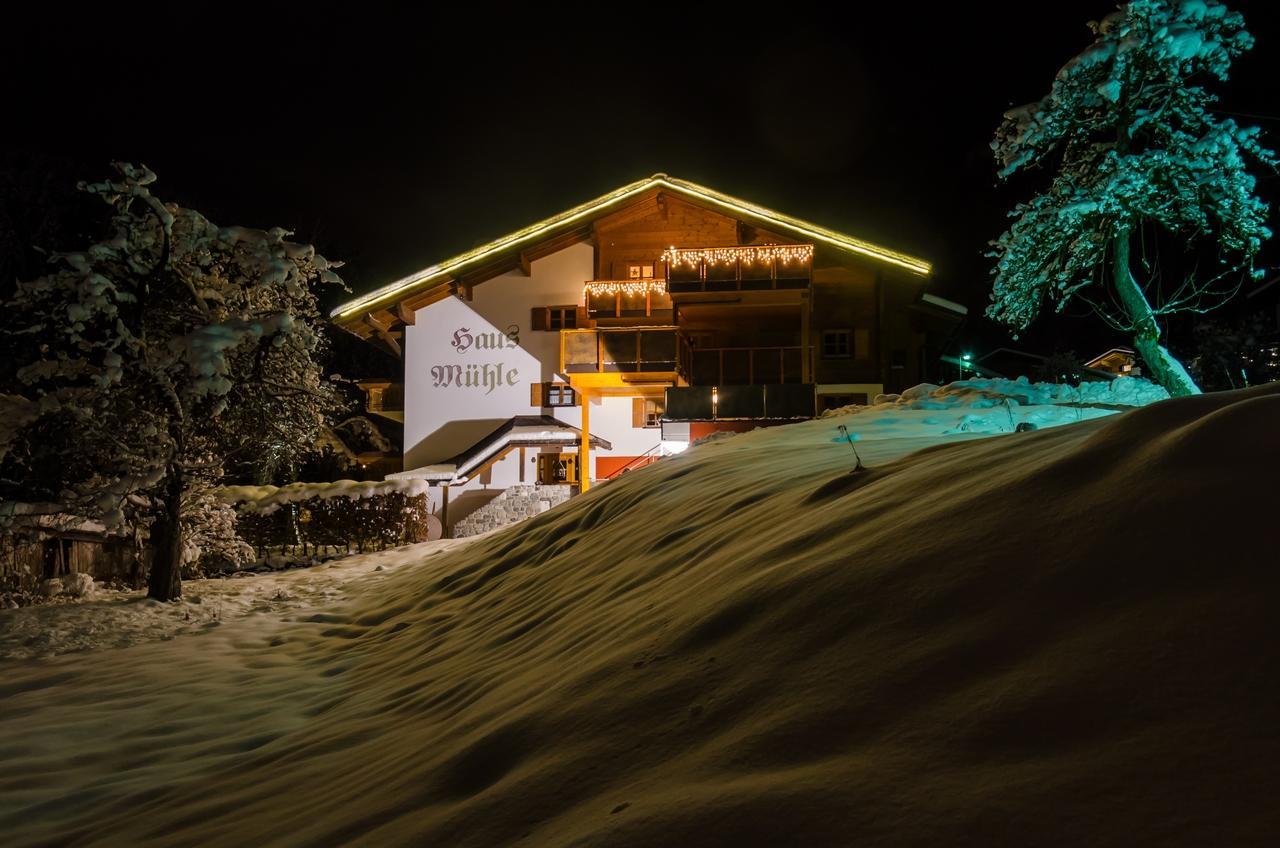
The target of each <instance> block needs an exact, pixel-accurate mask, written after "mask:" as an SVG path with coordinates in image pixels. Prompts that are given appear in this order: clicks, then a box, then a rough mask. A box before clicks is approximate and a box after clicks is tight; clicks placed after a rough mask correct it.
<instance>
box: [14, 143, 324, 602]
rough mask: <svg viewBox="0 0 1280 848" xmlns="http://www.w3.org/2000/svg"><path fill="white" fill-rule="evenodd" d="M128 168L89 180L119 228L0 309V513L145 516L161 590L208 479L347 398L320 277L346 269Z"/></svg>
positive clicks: (284, 439)
mask: <svg viewBox="0 0 1280 848" xmlns="http://www.w3.org/2000/svg"><path fill="white" fill-rule="evenodd" d="M116 169H117V171H118V178H116V179H114V180H110V181H106V182H101V183H96V184H90V185H82V188H83V189H84V190H85V191H88V192H91V193H92V194H95V195H98V196H100V197H102V199H103V200H105V201H106V202H107V204H109V207H110V211H111V217H110V225H109V227H108V233H109V234H108V237H107V238H106V239H104V240H103V241H100V242H98V243H96V244H94V245H92V246H90V247H88V248H87V249H85V250H83V251H79V252H75V253H60V254H56V255H54V256H53V257H51V262H52V263H53V268H52V270H51V272H50V273H49V274H47V275H46V276H43V277H40V278H39V279H36V280H32V281H30V282H21V283H19V284H18V286H17V291H16V294H15V295H14V297H13V299H12V300H11V301H10V302H9V303H6V304H5V314H4V316H3V317H0V321H3V323H4V329H5V331H6V332H7V333H8V334H10V338H11V339H17V340H20V342H21V343H20V345H19V346H16V347H15V348H14V349H15V350H17V351H19V352H21V354H22V356H21V357H20V360H19V361H15V362H11V363H9V364H8V365H7V366H6V367H5V368H4V369H3V372H4V373H3V375H2V376H3V378H4V381H5V383H6V385H5V386H4V392H5V394H4V395H3V396H2V397H0V401H2V403H0V406H2V407H3V409H0V412H2V413H3V414H4V417H6V419H7V426H6V427H5V428H3V429H4V432H3V433H0V435H2V436H4V437H5V438H4V439H3V440H0V441H3V442H4V443H3V444H0V515H2V514H3V513H4V512H5V510H6V504H4V503H3V502H4V501H8V502H9V504H8V505H7V509H8V511H10V512H12V511H13V510H14V506H13V505H14V504H15V503H18V502H21V503H24V504H28V505H29V504H32V503H41V504H47V505H49V508H52V509H57V510H58V511H61V512H64V513H70V514H74V515H77V516H81V517H84V518H94V519H99V520H102V521H104V522H105V523H107V524H108V525H119V524H121V523H124V522H126V521H133V522H135V523H139V524H149V526H150V538H151V547H152V565H151V572H150V581H149V586H148V593H149V595H150V596H151V597H153V598H157V599H160V600H169V599H172V598H174V597H178V596H179V595H180V594H181V578H180V571H179V566H180V565H181V563H182V561H183V551H184V536H185V539H186V542H187V543H188V544H189V543H191V542H193V540H196V539H198V538H199V537H200V535H201V532H202V531H201V530H200V529H199V528H195V527H192V526H190V524H191V521H192V518H193V517H194V516H198V515H200V514H201V513H202V510H203V511H204V512H207V511H208V510H207V509H205V508H204V506H207V503H206V502H205V498H204V494H203V493H204V491H205V490H206V489H207V487H208V486H209V485H210V484H212V483H213V482H216V481H218V480H219V479H220V478H221V477H222V476H223V475H224V473H225V471H226V470H227V469H228V468H233V467H240V466H242V464H249V465H253V464H259V463H264V462H265V463H276V464H278V463H280V462H282V461H287V460H288V459H289V458H290V457H292V456H294V455H295V454H296V453H298V452H300V451H302V450H305V449H307V448H308V447H310V445H311V444H312V443H313V442H314V441H315V437H316V434H317V433H318V432H319V431H320V428H321V427H322V426H323V424H324V421H325V416H326V414H327V412H328V411H329V410H330V409H331V408H332V406H333V402H334V396H333V390H332V386H331V384H330V383H329V382H328V381H327V380H325V378H324V375H323V373H322V371H321V368H320V366H319V365H318V364H317V361H316V355H317V346H318V336H317V334H316V332H315V330H314V329H313V327H314V325H315V323H316V322H317V321H318V320H319V316H318V312H317V305H316V298H315V294H314V292H313V290H312V289H313V286H314V285H315V284H317V283H322V282H332V283H338V284H340V283H341V281H340V280H339V279H338V277H337V275H336V274H335V273H334V272H333V270H332V268H333V267H334V263H329V262H327V261H326V260H325V259H324V258H323V257H322V256H319V255H317V254H316V252H315V251H314V250H313V249H312V248H311V247H309V246H306V245H299V244H293V243H291V242H289V241H286V240H285V237H286V236H287V235H288V233H287V232H286V231H284V230H280V229H273V230H269V231H262V230H252V229H246V228H242V227H228V228H219V227H217V226H215V225H213V224H212V223H210V222H209V221H208V220H206V219H205V218H204V217H202V216H201V215H200V214H199V213H197V212H194V211H192V210H190V209H184V208H181V207H179V206H176V205H174V204H166V203H163V202H161V201H160V200H159V199H158V198H156V197H155V196H154V195H153V194H152V193H151V190H150V186H151V184H152V183H153V182H154V181H155V175H154V174H153V173H152V172H151V171H150V170H148V169H146V168H145V167H143V168H137V167H134V166H130V165H117V166H116ZM202 504H204V506H202ZM28 509H29V507H28ZM184 517H185V520H186V522H187V524H188V526H187V527H186V528H185V531H184V527H183V523H184ZM206 529H207V528H206ZM205 535H208V534H207V533H206V534H205ZM215 535H225V534H218V533H215Z"/></svg>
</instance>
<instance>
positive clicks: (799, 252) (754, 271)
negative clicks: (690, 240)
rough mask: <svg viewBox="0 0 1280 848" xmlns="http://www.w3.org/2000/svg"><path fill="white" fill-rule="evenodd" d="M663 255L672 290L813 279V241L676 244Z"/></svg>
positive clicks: (797, 285)
mask: <svg viewBox="0 0 1280 848" xmlns="http://www.w3.org/2000/svg"><path fill="white" fill-rule="evenodd" d="M663 259H664V260H665V261H666V263H667V291H668V292H669V293H670V294H688V293H692V292H721V291H770V290H777V289H807V288H809V286H810V284H811V282H812V279H813V245H811V244H766V245H742V246H737V247H700V248H675V247H673V248H671V249H669V250H668V251H667V252H666V253H665V254H664V255H663Z"/></svg>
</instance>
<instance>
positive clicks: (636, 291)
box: [583, 278, 672, 323]
mask: <svg viewBox="0 0 1280 848" xmlns="http://www.w3.org/2000/svg"><path fill="white" fill-rule="evenodd" d="M583 299H584V300H585V301H586V306H587V315H588V316H589V317H590V318H592V319H595V320H598V319H605V320H608V319H610V318H632V319H634V318H655V317H657V318H663V319H665V321H667V322H669V321H670V320H671V314H672V313H671V297H670V295H668V294H667V281H666V280H664V279H660V278H658V279H655V278H641V279H635V280H587V282H585V283H584V284H583ZM654 323H657V322H654Z"/></svg>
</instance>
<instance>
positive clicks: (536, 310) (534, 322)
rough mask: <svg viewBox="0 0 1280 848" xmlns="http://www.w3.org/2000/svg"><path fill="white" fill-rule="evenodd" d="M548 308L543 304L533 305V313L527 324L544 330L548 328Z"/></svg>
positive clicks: (549, 320) (549, 321)
mask: <svg viewBox="0 0 1280 848" xmlns="http://www.w3.org/2000/svg"><path fill="white" fill-rule="evenodd" d="M549 311H550V310H548V309H547V307H545V306H535V307H533V313H532V314H531V315H530V320H529V324H530V326H531V327H533V329H535V330H546V329H548V328H549V326H550V323H551V319H550V317H549V316H548V313H549Z"/></svg>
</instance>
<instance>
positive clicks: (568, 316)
mask: <svg viewBox="0 0 1280 848" xmlns="http://www.w3.org/2000/svg"><path fill="white" fill-rule="evenodd" d="M577 326H578V307H576V306H552V307H550V320H549V321H548V322H547V329H549V330H572V329H575V328H576V327H577Z"/></svg>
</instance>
